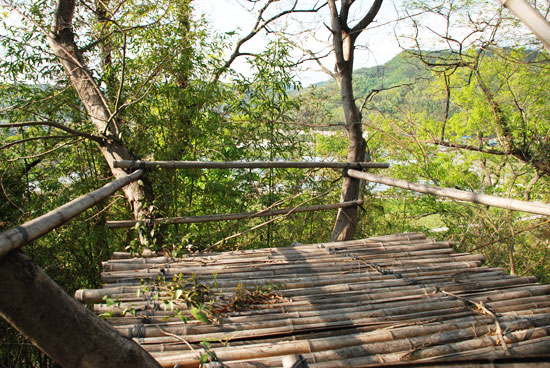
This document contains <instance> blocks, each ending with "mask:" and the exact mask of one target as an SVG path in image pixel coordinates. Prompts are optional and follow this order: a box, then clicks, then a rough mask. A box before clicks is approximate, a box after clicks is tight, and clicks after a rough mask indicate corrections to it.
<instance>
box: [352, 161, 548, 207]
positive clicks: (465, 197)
mask: <svg viewBox="0 0 550 368" xmlns="http://www.w3.org/2000/svg"><path fill="white" fill-rule="evenodd" d="M348 175H349V176H351V177H352V178H356V179H362V180H366V181H370V182H372V183H378V184H384V185H389V186H392V187H398V188H403V189H408V190H413V191H415V192H419V193H424V194H432V195H436V196H439V197H446V198H451V199H456V200H458V201H464V202H472V203H479V204H484V205H487V206H493V207H498V208H505V209H508V210H514V211H522V212H528V213H535V214H538V215H546V216H550V204H548V203H542V202H533V201H531V202H527V201H520V200H517V199H510V198H501V197H495V196H492V195H487V194H481V193H473V192H468V191H465V190H458V189H453V188H442V187H436V186H433V185H426V184H418V183H413V182H410V181H406V180H401V179H394V178H390V177H387V176H381V175H374V174H370V173H366V172H362V171H357V170H348Z"/></svg>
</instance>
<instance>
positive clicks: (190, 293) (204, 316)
mask: <svg viewBox="0 0 550 368" xmlns="http://www.w3.org/2000/svg"><path fill="white" fill-rule="evenodd" d="M143 285H144V281H143V280H142V287H141V289H140V290H141V292H150V291H152V290H155V294H154V295H153V297H154V298H155V300H156V299H158V298H159V295H160V294H161V293H162V295H163V297H162V303H163V307H164V310H169V311H170V312H172V313H171V315H170V317H174V316H177V317H179V318H180V320H182V321H183V322H187V321H188V318H187V317H186V316H185V314H184V313H183V308H181V307H183V306H186V307H187V308H186V309H187V310H189V313H190V314H191V315H192V316H193V317H194V318H195V319H196V320H198V321H201V322H215V316H214V312H213V307H212V305H213V302H214V294H215V293H214V292H213V290H215V289H216V288H217V283H216V279H215V276H214V282H213V284H212V286H208V285H206V284H203V283H201V282H199V280H198V278H197V275H195V274H193V275H192V276H191V277H190V278H186V277H184V275H183V274H182V273H181V272H180V273H179V274H177V275H174V276H173V277H172V279H171V280H166V276H159V277H158V279H157V281H156V282H155V283H154V284H153V285H145V286H143Z"/></svg>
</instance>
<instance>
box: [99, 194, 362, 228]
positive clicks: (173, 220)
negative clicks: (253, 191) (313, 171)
mask: <svg viewBox="0 0 550 368" xmlns="http://www.w3.org/2000/svg"><path fill="white" fill-rule="evenodd" d="M362 204H363V201H362V200H358V201H348V202H340V203H332V204H319V205H313V206H303V207H293V208H281V209H278V210H263V211H259V212H244V213H230V214H215V215H205V216H187V217H170V218H156V219H153V220H152V223H153V224H155V225H157V224H165V225H166V224H192V223H199V222H215V221H230V220H242V219H249V218H256V217H269V216H279V215H287V214H294V213H300V212H314V211H325V210H333V209H338V208H346V207H352V206H360V205H362ZM136 222H137V221H136V220H120V221H107V227H109V228H112V229H121V228H130V227H133V226H134V225H135V224H136Z"/></svg>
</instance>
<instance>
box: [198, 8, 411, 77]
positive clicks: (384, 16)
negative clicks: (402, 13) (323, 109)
mask: <svg viewBox="0 0 550 368" xmlns="http://www.w3.org/2000/svg"><path fill="white" fill-rule="evenodd" d="M400 2H401V1H384V3H383V5H382V8H381V11H380V13H379V14H378V16H377V18H376V21H377V22H376V24H372V26H374V27H370V28H371V29H370V30H367V31H365V32H364V34H362V35H361V37H360V38H359V45H360V46H361V47H360V49H359V50H358V51H357V52H356V59H355V67H356V68H360V67H366V66H375V65H380V64H383V63H385V62H386V61H388V60H390V59H391V58H392V57H394V56H395V55H396V54H398V53H399V52H400V51H401V49H400V48H399V46H398V44H397V41H396V40H395V36H394V30H393V28H394V23H391V21H392V20H394V19H396V18H397V15H396V10H395V6H396V5H395V4H396V3H400ZM363 3H364V5H363ZM194 4H195V8H196V9H197V10H198V11H199V12H201V13H204V14H205V15H206V18H207V20H208V21H209V23H210V24H211V25H212V26H213V27H214V28H215V29H216V30H218V31H220V32H230V31H237V32H240V33H241V34H245V33H248V32H249V31H250V30H251V29H252V26H253V24H254V21H255V14H256V11H255V12H254V13H252V14H251V13H250V12H249V11H247V10H246V9H245V8H244V7H243V5H242V2H241V3H239V1H238V0H196V1H195V2H194ZM371 4H372V1H365V0H363V1H360V2H358V5H359V6H355V7H356V8H358V12H360V13H361V14H364V13H365V12H366V11H368V8H369V7H370V5H371ZM356 5H357V4H356ZM361 7H362V8H361ZM327 13H328V9H327V11H326V12H324V13H322V14H320V15H319V17H318V18H317V19H314V20H312V21H313V22H315V23H316V25H321V27H320V32H319V33H318V38H320V39H322V40H323V41H328V32H326V27H324V26H323V25H322V23H323V22H324V23H326V24H329V22H330V20H329V18H328V14H327ZM301 17H302V18H299V19H293V20H292V25H291V24H289V25H288V27H289V28H295V29H297V27H298V25H299V24H300V23H301V22H302V21H304V22H305V21H306V16H303V15H301ZM290 22H291V21H290V20H289V23H290ZM387 22H390V24H386V25H384V24H385V23H387ZM256 37H257V39H255V40H252V41H250V44H248V45H247V46H246V50H255V49H256V50H257V49H259V48H261V47H262V45H264V44H265V42H266V41H265V40H266V38H265V37H266V36H265V34H261V35H257V36H256ZM308 43H312V45H308V46H310V47H317V48H318V49H320V48H321V44H318V43H317V42H316V41H314V40H312V39H311V38H310V39H309V40H308ZM325 65H326V66H327V67H328V69H330V70H332V69H333V65H334V62H333V58H332V57H328V58H327V59H326V61H325ZM236 67H237V69H238V70H239V71H240V72H244V73H246V63H244V62H240V63H238V64H236ZM299 77H300V79H301V80H302V83H303V84H304V85H308V84H311V83H315V82H319V81H323V80H327V79H329V78H330V77H329V76H328V75H327V74H325V73H323V72H321V71H319V67H318V66H317V65H316V64H315V63H310V64H307V65H305V66H304V68H302V70H301V71H300V73H299Z"/></svg>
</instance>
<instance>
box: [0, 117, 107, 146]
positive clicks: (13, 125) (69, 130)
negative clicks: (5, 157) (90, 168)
mask: <svg viewBox="0 0 550 368" xmlns="http://www.w3.org/2000/svg"><path fill="white" fill-rule="evenodd" d="M37 125H46V126H51V127H54V128H57V129H59V130H63V131H65V132H67V133H70V134H71V136H76V137H82V138H87V139H90V140H92V141H94V142H97V143H99V144H104V143H105V141H106V140H105V138H102V137H99V136H97V135H93V134H89V133H84V132H81V131H79V130H75V129H72V128H69V127H68V126H66V125H63V124H60V123H58V122H55V121H24V122H20V123H7V124H0V128H19V127H25V126H37ZM67 137H69V136H67Z"/></svg>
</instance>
